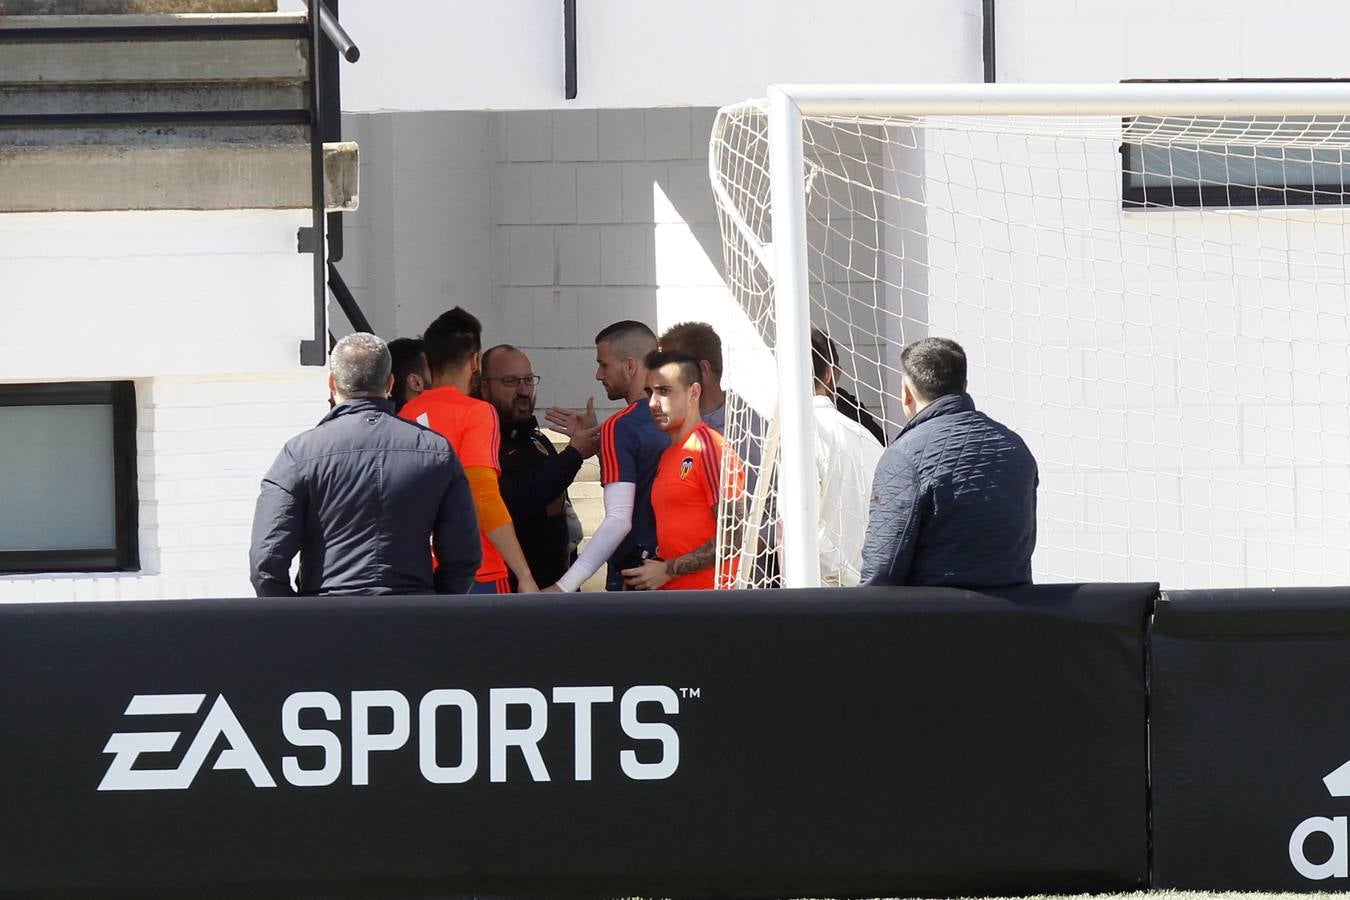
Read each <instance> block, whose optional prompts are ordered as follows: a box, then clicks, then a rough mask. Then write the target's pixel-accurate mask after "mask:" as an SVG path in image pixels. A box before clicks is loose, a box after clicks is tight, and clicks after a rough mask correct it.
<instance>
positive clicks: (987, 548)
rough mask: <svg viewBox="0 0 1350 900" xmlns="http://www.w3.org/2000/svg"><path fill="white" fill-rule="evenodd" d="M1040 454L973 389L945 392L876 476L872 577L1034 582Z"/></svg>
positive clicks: (869, 542)
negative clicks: (981, 405)
mask: <svg viewBox="0 0 1350 900" xmlns="http://www.w3.org/2000/svg"><path fill="white" fill-rule="evenodd" d="M1038 481H1039V476H1038V474H1037V471H1036V460H1035V458H1034V457H1033V456H1032V455H1031V451H1030V450H1028V449H1027V445H1026V443H1025V442H1024V441H1023V440H1022V439H1021V438H1020V437H1018V436H1017V435H1016V434H1015V433H1014V432H1013V431H1012V429H1010V428H1008V427H1007V426H1005V425H1001V424H999V423H998V422H995V421H994V420H993V419H991V418H989V417H988V416H986V415H985V414H984V413H982V412H977V411H976V409H975V401H973V400H972V399H971V398H970V395H969V394H948V395H947V396H945V397H939V398H938V399H937V400H935V401H933V402H932V403H931V404H930V405H928V406H927V407H925V408H924V409H923V411H922V412H920V413H919V414H918V415H917V416H915V417H914V418H913V419H911V420H910V422H909V424H908V425H906V426H905V428H904V430H903V431H901V432H900V436H899V437H897V438H896V439H895V441H894V442H892V443H891V445H890V446H889V447H887V448H886V452H885V453H883V454H882V456H881V462H879V463H878V464H877V471H876V475H875V476H874V478H873V480H872V504H871V510H870V513H869V515H868V519H867V537H866V539H865V540H864V542H863V551H862V582H863V583H864V584H913V585H948V586H952V587H996V586H999V585H1008V584H1029V583H1030V582H1031V551H1032V550H1034V549H1035V547H1036V485H1037V483H1038Z"/></svg>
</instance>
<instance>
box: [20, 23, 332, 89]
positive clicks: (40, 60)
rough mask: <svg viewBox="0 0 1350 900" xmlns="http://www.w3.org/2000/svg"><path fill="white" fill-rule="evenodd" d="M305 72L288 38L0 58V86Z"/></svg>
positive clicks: (72, 48) (111, 46)
mask: <svg viewBox="0 0 1350 900" xmlns="http://www.w3.org/2000/svg"><path fill="white" fill-rule="evenodd" d="M3 27H6V28H8V27H9V26H8V25H5V26H3ZM307 69H308V66H307V63H306V48H305V45H304V42H303V41H298V40H287V39H276V40H220V41H207V40H201V41H144V42H139V43H138V42H134V41H128V42H115V41H114V42H102V41H99V42H86V43H80V42H70V43H64V42H51V43H39V44H33V43H19V44H9V45H6V46H5V52H4V53H0V84H45V83H54V84H68V85H77V84H91V83H117V82H164V81H175V82H189V83H190V82H202V81H303V80H304V79H305V78H306V77H307V75H308V72H307Z"/></svg>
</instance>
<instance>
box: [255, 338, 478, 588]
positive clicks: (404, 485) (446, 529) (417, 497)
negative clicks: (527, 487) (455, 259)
mask: <svg viewBox="0 0 1350 900" xmlns="http://www.w3.org/2000/svg"><path fill="white" fill-rule="evenodd" d="M392 387H393V376H392V375H391V374H390V357H389V349H388V347H386V346H385V343H384V341H382V340H380V339H379V338H378V337H376V336H375V335H373V334H364V333H359V334H353V335H349V336H347V337H345V338H343V339H342V340H340V341H338V343H337V346H336V347H334V348H333V354H332V360H331V363H330V367H329V374H328V388H329V390H330V391H331V392H332V395H333V400H334V401H335V405H334V408H333V410H332V411H331V412H330V413H329V414H328V415H327V416H325V417H324V419H323V421H321V422H319V424H318V425H317V426H316V427H314V428H312V429H311V430H309V431H306V432H305V433H303V434H300V435H297V436H296V437H294V438H291V440H289V441H287V442H286V446H285V447H284V448H282V451H281V453H280V454H279V455H278V456H277V459H276V462H274V463H273V464H272V468H270V469H269V470H268V471H267V474H266V475H265V476H264V477H263V482H262V492H261V493H260V494H259V496H258V506H257V509H256V510H255V512H254V514H253V539H252V542H251V545H250V547H249V578H250V580H251V581H252V582H253V588H254V590H255V591H257V593H258V596H259V597H291V596H295V595H296V594H301V595H332V594H430V593H438V594H462V593H464V592H465V591H467V590H468V589H469V585H470V584H471V583H472V582H473V578H474V572H475V571H476V570H477V569H478V566H479V564H480V563H481V561H482V552H483V551H482V545H481V543H480V542H479V539H478V517H477V515H476V514H475V512H474V506H473V497H472V495H471V494H470V492H469V482H468V479H467V478H465V476H464V469H463V468H462V467H461V466H460V463H459V458H458V457H457V456H455V452H454V450H452V449H451V447H450V442H449V441H447V440H446V439H445V438H443V437H441V436H440V435H439V434H437V433H436V432H434V431H432V430H431V429H429V428H424V427H422V426H421V425H418V424H417V423H416V422H407V421H404V420H402V419H399V418H397V417H395V416H394V404H393V401H391V400H389V399H388V396H387V395H388V393H389V391H390V389H391V388H392ZM433 546H434V547H435V550H436V562H437V565H436V567H435V571H434V573H433V571H432V569H433V564H432V558H431V548H432V547H433ZM297 552H298V553H299V554H300V574H299V577H298V579H297V586H296V587H292V586H291V582H290V567H291V560H292V559H293V558H294V557H295V554H296V553H297Z"/></svg>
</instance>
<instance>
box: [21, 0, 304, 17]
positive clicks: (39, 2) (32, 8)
mask: <svg viewBox="0 0 1350 900" xmlns="http://www.w3.org/2000/svg"><path fill="white" fill-rule="evenodd" d="M0 6H3V7H4V11H5V12H6V13H7V14H9V15H11V16H90V15H99V16H108V15H127V14H135V13H259V12H276V11H277V0H4V2H3V3H0Z"/></svg>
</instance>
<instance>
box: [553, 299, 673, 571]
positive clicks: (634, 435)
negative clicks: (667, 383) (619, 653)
mask: <svg viewBox="0 0 1350 900" xmlns="http://www.w3.org/2000/svg"><path fill="white" fill-rule="evenodd" d="M655 349H656V335H655V334H653V333H652V330H651V329H650V328H648V327H647V326H646V325H643V324H642V323H641V322H634V321H632V320H625V321H622V322H615V323H614V324H613V325H610V326H608V327H606V328H604V329H603V330H601V332H600V333H599V334H597V335H596V336H595V355H596V372H595V378H596V380H597V381H599V382H600V383H601V385H603V386H604V388H605V395H606V396H607V397H609V399H610V400H627V401H628V406H626V407H625V408H624V409H622V410H620V411H619V412H617V413H615V414H614V415H612V416H610V417H609V419H607V420H606V421H605V424H604V426H603V427H602V428H601V429H600V480H601V483H602V484H603V485H604V502H605V518H604V520H603V521H602V522H601V523H600V526H599V527H598V528H597V529H596V530H595V534H594V535H592V536H591V539H590V540H589V541H587V542H586V545H585V546H584V547H582V549H581V554H580V555H579V556H578V557H577V561H576V562H575V563H573V564H572V567H571V568H570V569H568V570H567V572H566V573H564V574H563V576H562V577H561V578H559V579H558V583H557V585H556V588H557V589H558V590H563V591H574V590H577V589H578V588H580V587H581V585H582V583H583V582H585V581H586V579H588V578H590V577H591V576H592V575H593V574H595V572H596V571H598V570H599V568H600V567H601V566H602V565H605V564H606V562H608V564H609V571H608V576H607V578H606V580H605V588H606V589H607V590H611V591H618V590H623V589H624V587H625V585H624V580H623V575H622V574H621V571H622V569H624V568H625V567H626V566H628V565H631V564H636V562H638V561H641V559H642V558H643V555H644V553H645V555H646V556H654V555H655V553H656V520H655V517H654V515H653V513H652V505H651V488H652V479H653V478H654V477H655V475H656V466H657V463H658V461H659V460H660V458H661V454H662V453H663V452H664V451H665V449H666V447H668V446H669V445H670V440H669V438H668V437H667V436H666V435H665V433H664V432H662V431H661V430H660V429H659V428H657V427H656V422H655V420H653V418H652V415H651V411H650V410H649V409H648V408H647V403H646V399H645V394H644V386H645V384H646V378H647V370H646V368H645V367H644V365H643V359H644V358H645V357H646V355H647V354H648V353H650V352H651V351H652V350H655ZM546 417H547V418H548V420H549V422H551V423H552V424H553V425H554V427H556V428H558V429H559V430H560V431H563V432H564V433H571V432H572V430H573V429H575V428H581V427H585V425H586V422H585V421H584V417H583V416H579V415H577V414H576V413H572V412H570V411H568V410H564V409H558V408H556V407H555V408H553V409H550V410H549V411H548V412H547V413H546Z"/></svg>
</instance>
